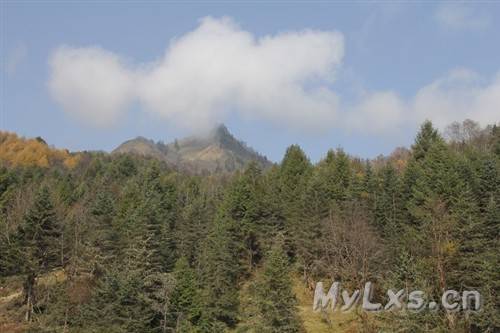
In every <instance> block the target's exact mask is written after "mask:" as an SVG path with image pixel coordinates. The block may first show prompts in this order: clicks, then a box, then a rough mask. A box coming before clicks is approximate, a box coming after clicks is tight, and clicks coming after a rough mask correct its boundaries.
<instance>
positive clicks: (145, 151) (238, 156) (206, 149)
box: [112, 124, 272, 173]
mask: <svg viewBox="0 0 500 333" xmlns="http://www.w3.org/2000/svg"><path fill="white" fill-rule="evenodd" d="M112 153H113V154H117V153H118V154H119V153H122V154H123V153H128V154H136V155H141V156H149V157H153V158H156V159H158V160H162V161H165V162H167V163H168V164H170V165H172V166H175V167H177V168H179V169H182V170H186V171H189V172H194V173H229V172H234V171H236V170H240V169H242V168H244V167H245V166H246V165H247V164H248V163H249V162H251V161H254V162H256V163H257V164H258V165H259V166H260V167H262V168H267V167H269V166H271V164H272V163H271V162H270V161H269V160H268V159H267V158H266V157H265V156H262V155H260V154H259V153H257V152H256V151H255V150H253V149H252V148H250V147H248V146H247V145H246V144H245V143H244V142H242V141H240V140H238V139H236V138H235V137H234V136H233V135H232V134H231V133H230V132H229V130H228V129H227V127H226V126H225V125H223V124H221V125H218V126H217V127H215V128H214V129H212V130H211V131H210V132H209V133H208V134H207V135H204V136H190V137H187V138H184V139H181V140H175V141H174V142H171V143H168V144H164V143H162V142H156V143H155V142H154V141H153V140H149V139H146V138H144V137H137V138H135V139H132V140H128V141H125V142H124V143H122V144H121V145H120V146H118V147H117V148H116V149H115V150H113V152H112Z"/></svg>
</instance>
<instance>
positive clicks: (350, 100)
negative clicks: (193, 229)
mask: <svg viewBox="0 0 500 333" xmlns="http://www.w3.org/2000/svg"><path fill="white" fill-rule="evenodd" d="M0 11H1V13H0V15H1V17H0V29H1V30H0V37H1V45H0V59H1V68H0V76H1V82H0V83H1V86H0V129H1V130H7V131H12V132H16V133H18V134H19V135H22V136H26V137H36V136H41V137H43V138H44V139H45V140H46V141H47V142H48V143H50V144H52V145H54V146H55V147H58V148H68V149H70V150H71V151H79V150H105V151H111V150H112V149H113V148H115V147H116V146H118V145H119V144H120V143H121V142H123V141H125V140H128V139H131V138H134V137H136V136H144V137H147V138H151V139H153V140H155V141H159V140H161V141H164V142H170V141H172V140H174V139H175V138H181V137H184V136H187V135H192V134H197V133H203V132H204V131H207V130H209V129H210V128H211V127H213V126H214V125H215V124H218V123H225V124H226V126H227V127H228V128H229V130H230V131H231V132H232V133H233V134H234V135H235V136H236V137H237V138H239V139H241V140H243V141H245V142H246V143H247V144H248V145H250V146H251V147H253V148H255V149H256V150H257V151H259V152H261V153H262V154H264V155H266V156H267V157H268V158H270V159H271V160H272V161H276V162H279V161H280V160H281V158H282V157H283V154H284V152H285V150H286V148H287V146H289V145H290V144H299V145H300V146H301V147H302V148H303V149H304V151H305V152H306V153H307V154H308V156H309V157H310V158H311V160H313V161H318V160H320V159H321V158H322V157H323V156H324V155H325V154H326V152H327V150H328V149H330V148H343V149H344V150H346V151H347V152H349V153H350V154H352V155H355V156H359V157H362V158H373V157H376V156H378V155H380V154H389V153H390V152H391V151H392V150H393V149H394V148H396V147H399V146H410V145H411V143H412V142H413V140H414V137H415V134H416V131H417V129H418V127H419V125H420V124H421V123H422V122H423V121H424V120H425V119H429V120H431V121H433V122H434V124H435V125H436V126H437V127H438V128H440V129H444V128H445V126H446V125H447V124H449V123H451V122H453V121H462V120H464V119H466V118H471V119H474V120H476V121H478V122H480V123H481V124H482V125H486V124H491V123H495V122H498V121H500V56H499V55H500V37H499V36H500V2H494V1H490V2H423V1H422V2H418V1H414V2H397V1H396V2H387V1H383V2H374V1H370V2H364V1H362V2H356V3H351V2H341V1H339V2H299V1H293V2H292V1H290V2H286V1H279V2H278V1H271V2H267V3H264V2H250V1H245V2H237V3H229V2H225V1H217V2H208V1H206V2H157V1H144V2H136V1H130V2H124V3H120V2H115V1H102V2H90V3H85V2H83V1H81V2H80V1H75V2H71V3H62V2H59V1H50V2H49V1H46V2H44V1H36V2H35V1H24V2H14V1H2V2H0Z"/></svg>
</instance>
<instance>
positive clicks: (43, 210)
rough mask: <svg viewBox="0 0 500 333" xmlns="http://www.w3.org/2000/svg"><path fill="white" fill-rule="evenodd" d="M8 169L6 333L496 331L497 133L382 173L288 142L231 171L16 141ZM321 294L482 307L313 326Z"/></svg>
mask: <svg viewBox="0 0 500 333" xmlns="http://www.w3.org/2000/svg"><path fill="white" fill-rule="evenodd" d="M0 161H1V168H0V285H1V286H2V289H0V331H6V332H21V331H29V332H223V331H229V332H304V331H309V332H319V331H324V332H327V331H334V332H341V331H346V332H347V331H350V332H352V331H359V332H379V331H384V332H449V331H452V332H497V331H498V330H499V329H500V316H499V313H500V308H499V307H500V300H499V297H500V294H499V292H500V290H499V288H500V276H499V274H500V272H499V269H498V268H499V267H500V265H499V258H500V255H499V253H500V252H499V234H500V233H499V231H500V229H499V226H500V224H499V221H500V207H499V204H500V128H499V127H498V126H497V125H492V126H487V127H485V128H481V127H480V126H479V125H477V124H476V123H475V122H473V121H469V120H468V121H465V122H463V123H461V124H459V123H455V124H452V125H451V126H449V127H448V129H447V130H446V131H445V132H444V134H443V135H442V134H440V133H439V132H438V131H437V130H436V129H435V128H434V127H433V125H432V124H431V123H430V122H425V123H424V124H422V126H421V128H420V130H419V132H418V133H417V135H416V138H415V142H414V144H413V145H412V147H411V149H409V150H408V149H398V150H397V151H395V153H394V154H392V155H391V156H390V157H380V158H377V159H375V160H363V159H360V158H355V157H353V156H350V155H348V154H347V153H346V152H344V151H343V150H341V149H337V150H331V151H329V152H328V153H327V154H326V157H325V158H324V159H323V160H321V161H320V162H318V163H317V164H313V163H311V162H310V160H309V159H308V157H307V156H306V154H305V153H304V151H303V150H302V149H301V148H300V147H299V146H297V145H292V146H290V147H289V148H288V149H287V151H286V154H285V156H284V157H283V160H282V161H281V162H280V163H279V164H277V165H274V166H272V167H270V168H268V169H266V170H262V169H261V168H260V167H259V165H258V164H257V163H249V164H248V165H247V166H246V167H245V169H244V170H242V171H238V172H235V173H234V174H231V175H228V174H223V175H221V174H217V173H215V174H210V175H204V176H200V175H192V174H186V173H183V172H182V170H174V169H172V168H171V166H169V165H168V163H165V162H164V161H159V160H157V159H154V158H148V157H141V156H136V155H132V154H120V155H109V154H105V153H90V152H86V153H78V154H70V153H69V152H67V151H61V150H54V149H52V148H50V147H48V146H47V145H46V143H45V142H44V141H43V140H42V139H30V140H26V139H22V138H19V137H17V136H16V135H15V134H10V133H2V134H1V135H0ZM318 281H323V282H325V283H326V284H327V285H328V284H329V283H331V282H332V281H340V282H341V283H342V285H343V286H345V287H346V288H348V289H350V290H354V289H362V288H363V286H364V284H365V283H366V282H368V281H370V282H373V283H374V285H375V286H376V292H375V294H374V298H375V300H380V299H381V298H382V297H384V291H385V290H387V289H389V288H391V289H395V290H399V289H405V290H422V291H425V292H426V295H429V296H430V297H431V298H433V299H439V297H440V295H441V294H442V293H443V291H444V290H448V289H454V290H457V291H463V290H478V291H480V293H481V295H482V297H483V309H482V311H480V312H477V313H476V312H464V311H461V312H446V311H444V310H443V309H439V310H437V311H423V312H420V313H411V312H407V311H403V312H381V313H365V312H362V311H358V310H356V311H355V312H353V313H351V314H350V317H348V318H347V319H346V318H344V317H337V316H336V315H335V314H333V313H324V312H321V313H317V314H315V317H313V318H312V319H311V318H310V317H307V316H309V315H310V313H309V312H308V310H304V309H305V308H306V307H307V309H309V306H310V304H312V290H313V289H314V286H315V283H316V282H318ZM301 293H304V294H305V295H306V297H305V298H304V297H301ZM309 296H310V299H309ZM304 299H307V302H309V303H306V304H304ZM314 321H317V323H313V322H314ZM339 321H343V322H344V323H345V325H344V326H338V323H339ZM316 324H317V326H314V325H316Z"/></svg>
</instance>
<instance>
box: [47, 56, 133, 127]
mask: <svg viewBox="0 0 500 333" xmlns="http://www.w3.org/2000/svg"><path fill="white" fill-rule="evenodd" d="M50 67H51V77H50V80H49V89H50V92H51V94H52V96H53V98H54V99H55V100H56V101H57V102H58V103H59V104H60V105H61V106H62V108H63V109H64V110H65V111H66V112H67V113H69V114H70V115H72V116H75V117H77V118H79V119H81V120H83V121H85V122H87V123H90V124H91V125H96V126H108V125H111V124H113V123H114V122H115V121H116V120H117V119H118V118H119V117H120V115H121V112H122V111H123V110H125V109H126V108H127V106H128V105H129V103H130V102H131V101H132V100H133V99H134V97H135V92H136V91H135V75H134V73H132V72H131V71H129V70H127V69H126V68H125V67H124V65H123V63H122V61H121V60H120V58H119V57H118V56H116V55H114V54H113V53H111V52H108V51H105V50H103V49H100V48H97V47H91V48H70V47H67V46H63V47H60V48H59V49H57V50H56V51H55V52H54V54H53V55H52V57H51V59H50Z"/></svg>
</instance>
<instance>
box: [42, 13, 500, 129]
mask: <svg viewBox="0 0 500 333" xmlns="http://www.w3.org/2000/svg"><path fill="white" fill-rule="evenodd" d="M343 55H344V41H343V36H342V34H341V33H338V32H334V31H331V32H324V31H314V30H304V31H300V32H285V33H280V34H277V35H273V36H264V37H262V38H256V37H255V36H253V35H252V34H251V33H249V32H247V31H244V30H242V29H241V28H239V27H238V26H237V25H236V24H235V23H234V22H232V21H231V20H230V19H227V18H223V19H214V18H205V19H203V20H201V22H200V25H199V26H198V28H196V29H195V30H194V31H191V32H189V33H187V34H185V35H183V36H181V37H179V38H177V39H175V40H173V41H172V42H171V44H170V45H169V47H168V49H167V50H166V52H165V55H164V56H163V57H162V58H161V59H159V60H157V61H156V62H153V63H146V64H137V65H135V66H127V65H125V63H124V61H123V60H122V59H121V58H120V57H119V56H117V55H115V54H113V53H111V52H109V51H106V50H103V49H100V48H97V47H89V48H71V47H61V48H59V49H57V50H56V51H55V52H54V53H53V55H52V57H51V58H50V66H51V76H50V80H49V88H50V91H51V93H52V96H53V97H54V99H55V100H56V101H57V102H58V103H59V104H60V105H61V106H62V108H63V110H65V111H66V112H67V113H69V114H71V115H73V116H76V117H78V118H79V119H82V120H84V121H86V122H88V123H90V124H93V125H97V126H107V125H112V124H114V123H116V122H117V120H119V119H120V118H121V117H122V116H123V114H124V113H125V112H126V111H127V108H129V106H130V105H131V104H132V103H134V102H139V103H140V105H141V107H142V108H143V109H144V110H146V111H147V112H151V113H154V114H157V115H159V116H161V117H164V118H165V119H167V120H168V121H169V122H170V123H173V124H175V125H180V126H184V127H188V128H191V129H196V130H199V129H206V128H208V127H210V126H212V125H213V124H214V123H217V122H223V121H224V119H225V118H226V117H228V116H229V115H230V114H234V113H236V114H237V115H238V116H240V117H243V118H256V119H264V120H268V121H272V122H275V123H277V124H279V125H282V126H286V127H292V128H296V129H301V130H327V129H332V128H340V129H347V130H353V131H358V132H363V133H371V134H383V135H394V133H398V132H399V131H400V130H404V129H405V128H409V127H414V126H415V124H418V123H420V122H422V121H423V120H425V119H430V120H432V121H434V122H435V123H436V124H437V125H438V126H445V125H447V124H449V123H451V122H453V121H456V120H463V119H465V118H471V119H474V120H477V121H480V122H481V123H482V124H487V123H492V122H496V121H498V115H499V114H500V110H499V105H500V74H499V75H497V76H496V77H495V78H482V77H480V76H479V75H477V74H475V73H473V72H471V71H467V70H455V71H452V72H450V73H449V74H448V75H446V76H444V77H442V78H438V79H436V80H435V81H434V82H431V83H430V84H428V85H426V86H424V87H422V88H421V89H419V90H418V91H417V92H416V94H415V95H414V96H413V97H410V98H406V99H404V98H401V97H400V96H398V94H397V93H396V92H395V91H371V92H368V93H363V94H362V95H361V96H359V98H357V100H354V101H350V104H347V102H346V101H343V100H341V98H340V96H339V95H338V94H337V93H336V92H335V91H334V90H333V89H332V88H331V87H332V85H331V84H330V83H332V82H333V81H334V80H335V76H336V71H337V70H338V69H339V68H340V66H341V62H342V59H343Z"/></svg>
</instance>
